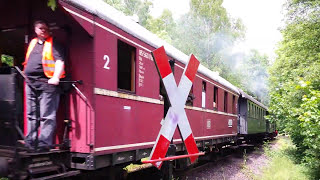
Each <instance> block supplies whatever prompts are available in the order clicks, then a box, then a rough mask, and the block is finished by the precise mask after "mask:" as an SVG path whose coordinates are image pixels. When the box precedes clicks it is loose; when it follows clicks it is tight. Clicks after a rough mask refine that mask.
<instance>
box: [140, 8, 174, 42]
mask: <svg viewBox="0 0 320 180" xmlns="http://www.w3.org/2000/svg"><path fill="white" fill-rule="evenodd" d="M146 28H147V29H148V30H149V31H151V32H153V33H154V34H156V35H157V36H158V37H160V38H161V39H163V40H165V41H166V42H168V43H170V44H171V43H172V37H173V35H174V34H175V33H176V32H175V30H176V23H175V21H174V19H173V17H172V12H171V11H170V10H168V9H165V10H163V12H162V14H161V16H160V17H158V18H153V17H150V18H148V20H147V23H146Z"/></svg>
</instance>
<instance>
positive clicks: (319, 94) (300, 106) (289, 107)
mask: <svg viewBox="0 0 320 180" xmlns="http://www.w3.org/2000/svg"><path fill="white" fill-rule="evenodd" d="M287 7H288V14H287V16H286V17H287V21H286V22H287V24H286V27H285V28H284V29H283V30H282V34H283V41H282V42H281V43H280V45H279V48H278V50H277V54H278V58H277V59H276V61H275V62H274V64H273V66H272V68H271V69H270V76H271V77H270V85H271V87H270V96H271V103H270V105H271V106H270V111H271V112H272V114H273V115H272V116H271V117H270V118H271V119H272V120H275V121H277V124H278V128H279V129H280V130H283V131H285V132H287V133H288V134H289V135H290V136H291V137H292V140H293V142H294V143H295V144H296V146H297V148H298V150H299V151H300V154H301V161H302V162H303V163H306V164H308V166H311V167H312V168H313V170H314V172H315V173H314V175H315V178H320V78H319V77H320V11H319V10H320V1H319V0H318V1H315V0H310V1H308V0H291V1H289V2H288V4H287Z"/></svg>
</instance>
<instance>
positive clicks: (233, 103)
mask: <svg viewBox="0 0 320 180" xmlns="http://www.w3.org/2000/svg"><path fill="white" fill-rule="evenodd" d="M235 105H236V96H235V95H232V113H233V114H235V113H236V107H235Z"/></svg>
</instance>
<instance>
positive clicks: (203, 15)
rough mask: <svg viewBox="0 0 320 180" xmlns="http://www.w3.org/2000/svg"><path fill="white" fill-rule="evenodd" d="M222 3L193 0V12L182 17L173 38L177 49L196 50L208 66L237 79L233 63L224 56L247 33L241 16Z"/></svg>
mask: <svg viewBox="0 0 320 180" xmlns="http://www.w3.org/2000/svg"><path fill="white" fill-rule="evenodd" d="M222 3H223V1H222V0H217V1H210V0H192V1H191V3H190V12H189V13H187V14H186V15H184V16H183V17H182V18H180V19H179V21H178V22H177V30H176V31H177V33H175V34H174V37H172V39H173V44H174V45H175V46H176V47H178V49H180V50H182V51H183V52H185V53H186V54H190V53H193V54H195V55H196V56H197V57H198V58H199V59H200V60H201V63H202V64H204V65H205V66H207V67H208V68H209V69H211V70H213V71H217V72H219V73H220V75H221V76H223V77H225V78H226V79H228V80H230V79H231V82H237V79H238V78H237V76H235V75H234V74H232V73H231V72H232V71H231V68H232V67H230V66H232V64H230V63H229V62H228V60H226V59H225V58H224V56H225V54H226V53H228V52H227V49H228V48H230V47H232V46H233V45H234V43H235V42H236V41H237V40H239V39H241V38H242V37H243V36H244V26H243V24H242V23H241V20H239V19H233V18H231V17H230V16H229V15H228V14H227V11H226V9H225V8H224V7H223V6H222ZM232 79H235V81H232Z"/></svg>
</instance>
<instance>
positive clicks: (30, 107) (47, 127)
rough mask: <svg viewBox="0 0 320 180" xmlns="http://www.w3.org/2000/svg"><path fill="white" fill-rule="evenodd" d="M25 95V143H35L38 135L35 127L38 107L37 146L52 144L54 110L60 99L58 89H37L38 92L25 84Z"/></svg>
mask: <svg viewBox="0 0 320 180" xmlns="http://www.w3.org/2000/svg"><path fill="white" fill-rule="evenodd" d="M26 95H27V118H28V134H27V137H26V145H27V146H30V147H33V146H34V145H35V140H36V136H37V135H38V130H37V127H36V124H37V117H36V116H37V114H36V111H37V108H38V110H40V113H39V114H40V135H39V138H38V142H39V144H38V146H39V147H41V146H51V145H52V144H53V137H54V133H55V128H56V112H57V109H58V106H59V100H60V94H59V92H58V89H57V90H56V91H52V92H45V91H38V93H36V92H34V90H32V89H31V88H30V87H29V86H28V85H27V88H26ZM36 99H37V100H38V104H39V107H36Z"/></svg>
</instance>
